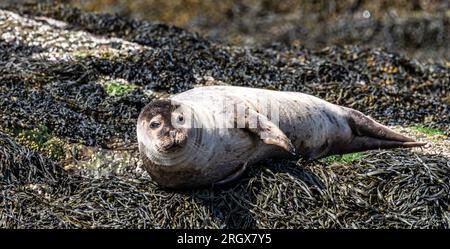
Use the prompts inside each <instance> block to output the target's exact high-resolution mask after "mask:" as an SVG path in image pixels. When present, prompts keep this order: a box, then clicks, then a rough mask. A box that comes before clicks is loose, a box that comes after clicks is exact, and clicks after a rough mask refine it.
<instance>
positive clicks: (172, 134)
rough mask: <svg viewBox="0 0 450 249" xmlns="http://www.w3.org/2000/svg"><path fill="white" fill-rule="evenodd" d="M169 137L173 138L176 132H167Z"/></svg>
mask: <svg viewBox="0 0 450 249" xmlns="http://www.w3.org/2000/svg"><path fill="white" fill-rule="evenodd" d="M169 135H170V137H171V138H175V136H176V135H177V132H176V131H169Z"/></svg>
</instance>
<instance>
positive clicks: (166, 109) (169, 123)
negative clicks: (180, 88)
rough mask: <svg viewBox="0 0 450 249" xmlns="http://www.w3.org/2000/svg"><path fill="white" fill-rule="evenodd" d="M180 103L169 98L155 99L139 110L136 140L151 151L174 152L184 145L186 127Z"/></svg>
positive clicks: (186, 135)
mask: <svg viewBox="0 0 450 249" xmlns="http://www.w3.org/2000/svg"><path fill="white" fill-rule="evenodd" d="M185 124H186V118H185V114H184V113H183V111H182V109H181V108H180V104H177V103H175V102H174V101H172V100H169V99H161V100H155V101H153V102H151V103H149V104H148V105H147V106H145V107H144V109H143V110H142V111H141V113H140V115H139V118H138V123H137V132H138V134H137V135H138V141H139V143H143V145H144V146H146V147H150V148H148V149H151V150H152V151H153V153H155V152H156V153H174V152H176V151H179V150H181V149H182V148H183V146H185V145H186V141H187V139H188V129H189V128H188V127H187V126H186V125H185Z"/></svg>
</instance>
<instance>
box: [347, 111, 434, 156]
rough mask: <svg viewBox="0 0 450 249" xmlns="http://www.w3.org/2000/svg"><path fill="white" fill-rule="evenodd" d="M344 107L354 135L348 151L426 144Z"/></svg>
mask: <svg viewBox="0 0 450 249" xmlns="http://www.w3.org/2000/svg"><path fill="white" fill-rule="evenodd" d="M345 109H346V110H347V112H348V123H349V125H350V127H351V129H352V131H353V133H354V136H355V137H354V139H353V141H352V143H351V144H350V145H349V147H348V148H346V149H348V150H350V151H348V152H355V151H363V150H373V149H392V148H411V147H417V146H423V145H425V144H426V143H424V142H417V141H415V140H414V139H412V138H409V137H406V136H404V135H402V134H400V133H398V132H395V131H393V130H392V129H390V128H388V127H387V126H384V125H382V124H380V123H378V122H376V121H375V120H373V119H371V118H370V117H368V116H366V115H364V114H362V113H361V112H359V111H356V110H353V109H350V108H345Z"/></svg>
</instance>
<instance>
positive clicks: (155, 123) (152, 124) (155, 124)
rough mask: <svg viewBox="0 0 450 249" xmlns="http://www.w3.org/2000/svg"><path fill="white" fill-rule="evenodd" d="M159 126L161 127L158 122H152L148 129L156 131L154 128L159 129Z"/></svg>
mask: <svg viewBox="0 0 450 249" xmlns="http://www.w3.org/2000/svg"><path fill="white" fill-rule="evenodd" d="M160 126H161V123H160V122H158V121H153V122H151V123H150V128H151V129H156V128H159V127H160Z"/></svg>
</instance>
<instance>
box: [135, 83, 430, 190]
mask: <svg viewBox="0 0 450 249" xmlns="http://www.w3.org/2000/svg"><path fill="white" fill-rule="evenodd" d="M137 138H138V143H139V151H140V154H141V157H142V160H143V166H144V168H145V169H146V171H147V172H148V173H149V174H150V176H151V177H152V179H153V180H154V181H155V182H157V183H158V184H159V185H160V186H162V187H167V188H195V187H204V186H208V185H209V186H211V185H221V184H225V183H228V182H230V181H233V180H235V179H237V178H238V177H239V176H240V175H242V173H243V172H244V171H245V169H246V168H247V167H248V166H249V165H252V164H254V163H256V162H258V161H261V160H264V159H268V158H288V159H299V158H303V159H305V160H314V159H318V158H321V157H325V156H329V155H334V154H345V153H350V152H357V151H365V150H373V149H390V148H398V147H401V148H409V147H415V146H422V145H425V144H426V143H423V142H416V141H415V140H414V139H412V138H408V137H406V136H404V135H402V134H400V133H397V132H395V131H393V130H391V129H389V128H388V127H386V126H384V125H382V124H380V123H378V122H376V121H375V120H373V119H371V118H370V117H368V116H366V115H364V114H362V113H361V112H359V111H357V110H354V109H351V108H346V107H343V106H338V105H335V104H332V103H329V102H327V101H325V100H322V99H320V98H317V97H314V96H311V95H308V94H304V93H298V92H283V91H272V90H265V89H255V88H246V87H236V86H205V87H198V88H194V89H191V90H188V91H186V92H183V93H179V94H177V95H174V96H172V97H170V98H168V99H159V100H155V101H153V102H151V103H149V104H148V105H146V106H145V107H144V108H143V110H142V111H141V113H140V115H139V118H138V121H137Z"/></svg>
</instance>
